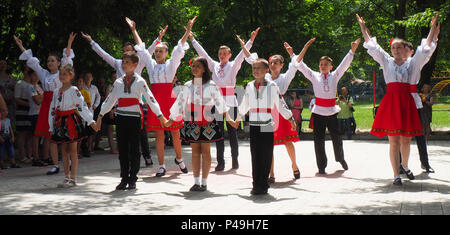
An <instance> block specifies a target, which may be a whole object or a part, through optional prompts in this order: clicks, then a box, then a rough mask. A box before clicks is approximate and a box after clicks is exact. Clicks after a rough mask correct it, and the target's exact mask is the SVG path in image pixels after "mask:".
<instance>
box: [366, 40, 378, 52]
mask: <svg viewBox="0 0 450 235" xmlns="http://www.w3.org/2000/svg"><path fill="white" fill-rule="evenodd" d="M377 46H378V43H377V37H372V38H370V40H369V41H368V42H364V43H363V47H364V48H366V49H367V50H373V49H375V48H376V47H377Z"/></svg>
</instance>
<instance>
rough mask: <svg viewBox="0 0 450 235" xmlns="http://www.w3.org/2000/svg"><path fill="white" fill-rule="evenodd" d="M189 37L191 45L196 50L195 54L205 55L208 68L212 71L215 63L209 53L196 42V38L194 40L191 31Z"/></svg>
mask: <svg viewBox="0 0 450 235" xmlns="http://www.w3.org/2000/svg"><path fill="white" fill-rule="evenodd" d="M189 38H190V39H191V41H192V46H193V47H194V49H195V51H196V52H197V54H198V55H199V56H202V57H205V58H206V60H207V61H208V68H209V70H211V71H213V70H214V64H215V63H216V61H214V60H213V59H212V58H211V57H210V56H209V55H208V53H207V52H206V51H205V49H204V48H203V47H202V46H201V45H200V43H198V41H197V40H195V38H194V37H193V34H192V33H191V34H190V36H189Z"/></svg>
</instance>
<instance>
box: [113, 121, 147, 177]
mask: <svg viewBox="0 0 450 235" xmlns="http://www.w3.org/2000/svg"><path fill="white" fill-rule="evenodd" d="M116 120H117V125H116V128H117V129H116V130H117V142H118V145H119V161H120V177H121V178H122V181H125V182H136V181H137V179H138V178H137V174H138V172H139V167H140V163H141V162H140V159H141V158H140V157H141V156H140V155H141V154H140V152H139V137H140V132H141V119H140V118H139V117H130V116H122V115H117V116H116Z"/></svg>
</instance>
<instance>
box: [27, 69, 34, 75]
mask: <svg viewBox="0 0 450 235" xmlns="http://www.w3.org/2000/svg"><path fill="white" fill-rule="evenodd" d="M35 72H36V71H34V70H33V69H31V68H30V67H28V70H27V74H28V75H29V76H31V75H33V73H35Z"/></svg>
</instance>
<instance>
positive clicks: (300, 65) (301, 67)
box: [294, 38, 316, 81]
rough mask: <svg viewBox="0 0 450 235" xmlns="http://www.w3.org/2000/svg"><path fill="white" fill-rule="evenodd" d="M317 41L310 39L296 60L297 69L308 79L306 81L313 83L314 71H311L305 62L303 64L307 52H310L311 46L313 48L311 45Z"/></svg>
mask: <svg viewBox="0 0 450 235" xmlns="http://www.w3.org/2000/svg"><path fill="white" fill-rule="evenodd" d="M315 40H316V38H312V39H310V40H309V41H308V42H307V43H306V44H305V46H303V49H302V51H301V52H300V54H299V55H298V56H297V58H296V59H295V62H294V63H296V64H295V66H296V67H297V69H298V70H299V71H300V72H301V73H302V74H303V75H304V76H305V77H306V79H308V80H310V81H312V80H313V79H314V75H313V74H314V71H313V70H312V69H310V68H309V67H308V66H307V65H306V64H305V63H304V62H303V57H305V54H306V51H308V48H309V46H311V44H312V43H313V42H314V41H315Z"/></svg>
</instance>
